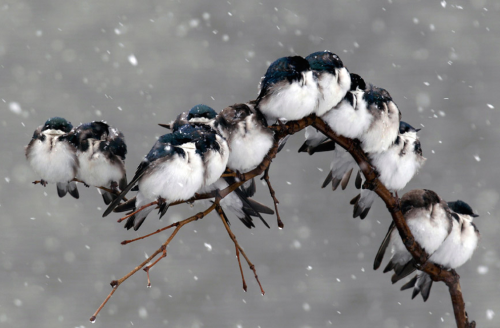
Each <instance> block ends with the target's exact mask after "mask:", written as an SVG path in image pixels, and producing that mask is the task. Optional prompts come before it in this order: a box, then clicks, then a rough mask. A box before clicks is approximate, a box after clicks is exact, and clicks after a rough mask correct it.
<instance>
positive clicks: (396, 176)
mask: <svg viewBox="0 0 500 328" xmlns="http://www.w3.org/2000/svg"><path fill="white" fill-rule="evenodd" d="M417 132H418V130H417V129H415V128H413V127H412V126H411V125H409V124H408V123H406V122H403V121H401V122H400V124H399V135H398V136H397V138H396V140H395V142H394V143H393V144H392V145H391V146H390V147H389V148H388V149H387V150H386V151H383V152H378V153H369V154H368V156H369V158H370V160H371V164H372V165H373V166H374V167H375V169H376V170H377V172H378V174H379V177H378V179H379V180H380V182H382V183H383V184H384V186H385V187H386V188H387V189H389V190H391V191H394V192H396V193H397V191H399V190H401V189H403V188H404V187H405V186H406V184H407V183H408V182H409V181H410V180H411V179H412V178H413V176H414V175H415V174H416V173H417V172H418V170H419V169H420V167H422V165H423V164H424V163H425V160H426V158H425V157H423V156H422V147H421V144H420V141H419V140H418V137H417ZM396 195H397V194H396ZM375 198H376V194H375V192H374V191H372V190H369V189H363V190H361V193H360V194H359V195H358V196H356V197H355V198H354V199H353V200H352V201H351V204H353V205H354V211H353V217H358V216H359V217H360V218H361V219H364V218H365V217H366V215H367V214H368V211H369V210H370V208H371V206H372V204H373V202H374V200H375Z"/></svg>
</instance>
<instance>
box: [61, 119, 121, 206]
mask: <svg viewBox="0 0 500 328" xmlns="http://www.w3.org/2000/svg"><path fill="white" fill-rule="evenodd" d="M68 140H69V141H70V142H71V143H72V144H73V145H74V146H75V147H76V150H77V151H76V155H77V157H78V161H79V163H80V167H79V169H78V173H77V178H78V179H79V180H81V181H83V182H84V183H85V184H86V185H87V186H95V187H105V188H109V189H111V190H114V191H118V188H120V189H123V188H125V187H126V186H127V174H126V171H125V156H126V154H127V145H126V144H125V138H124V136H123V133H121V132H120V131H118V130H117V129H116V128H114V127H112V126H110V125H109V124H107V123H106V122H103V121H93V122H90V123H84V124H80V125H79V126H77V127H76V128H74V129H73V130H72V131H71V132H70V133H69V135H68ZM115 197H116V195H115V194H113V193H110V192H108V191H104V192H102V198H103V200H104V203H105V204H106V205H108V204H109V203H111V201H112V200H113V199H114V198H115Z"/></svg>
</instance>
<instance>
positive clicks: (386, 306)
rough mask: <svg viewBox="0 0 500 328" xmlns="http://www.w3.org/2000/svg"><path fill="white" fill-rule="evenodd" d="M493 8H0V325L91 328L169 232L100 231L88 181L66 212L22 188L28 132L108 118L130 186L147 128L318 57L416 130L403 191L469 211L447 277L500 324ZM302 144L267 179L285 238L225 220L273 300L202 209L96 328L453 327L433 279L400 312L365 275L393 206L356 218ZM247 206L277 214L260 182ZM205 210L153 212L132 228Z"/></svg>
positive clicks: (325, 164) (300, 4)
mask: <svg viewBox="0 0 500 328" xmlns="http://www.w3.org/2000/svg"><path fill="white" fill-rule="evenodd" d="M499 11H500V3H498V2H496V1H491V0H490V1H488V0H471V1H463V0H458V1H447V2H444V1H443V2H440V1H410V0H406V1H403V0H389V1H387V0H385V1H371V0H370V1H369V0H361V1H328V2H326V1H323V2H319V1H318V2H312V1H266V2H265V3H259V2H254V1H236V0H235V1H210V2H208V1H197V2H193V1H102V0H99V1H97V0H96V1H47V0H44V1H40V0H37V1H35V0H32V1H0V65H1V66H0V99H1V100H2V101H1V102H0V106H1V109H0V110H1V118H0V121H1V137H0V147H1V148H0V149H1V159H0V177H1V179H0V180H1V181H0V197H1V198H0V205H1V207H0V209H1V213H2V216H1V229H0V249H1V256H0V271H1V273H0V277H1V278H0V291H1V293H0V325H1V326H2V327H6V326H12V327H14V326H15V327H51V328H53V327H80V326H86V327H88V326H91V325H92V324H91V323H90V322H89V321H88V318H89V317H90V316H91V315H92V313H93V312H94V311H95V309H96V308H97V307H98V306H99V305H100V303H101V302H102V300H103V299H104V298H105V297H106V295H107V294H108V292H109V291H110V287H109V282H110V281H111V280H112V279H115V278H119V277H121V276H123V275H124V274H126V273H127V272H128V271H129V270H130V269H132V268H133V267H134V266H135V265H137V264H138V263H140V262H142V261H143V260H144V259H145V254H151V253H152V252H153V251H154V250H156V249H157V248H158V247H159V245H160V244H161V243H162V242H163V241H164V240H165V239H166V238H167V236H168V234H166V233H163V234H161V235H159V236H155V237H152V238H150V239H149V240H145V241H140V242H137V243H135V244H130V245H126V246H121V245H120V242H121V241H122V240H124V239H129V238H132V237H135V236H138V235H139V234H137V233H135V232H132V231H127V230H125V229H123V227H122V225H120V224H117V223H116V219H118V215H117V214H113V215H111V216H109V217H107V218H102V217H101V214H102V211H103V207H104V206H103V203H102V200H101V197H100V196H99V194H98V193H97V191H96V190H95V188H89V189H87V188H85V187H83V186H81V185H80V186H79V189H80V195H81V198H80V200H75V199H73V198H71V197H69V196H67V197H66V198H63V199H60V198H59V197H58V196H57V194H56V190H55V186H54V185H50V186H48V187H47V188H45V189H44V188H43V187H41V186H39V185H37V186H34V185H32V184H31V183H30V182H31V181H33V180H35V179H37V176H36V175H35V174H34V173H33V171H32V170H31V168H30V167H29V166H28V164H27V162H26V161H25V158H24V151H23V147H24V146H25V145H26V144H27V143H28V142H29V140H30V138H31V135H32V133H33V130H34V129H35V128H36V127H37V126H38V125H40V124H42V123H43V122H44V121H45V120H46V119H47V118H49V117H51V116H56V115H57V116H63V117H65V118H67V119H68V120H70V121H71V122H73V123H74V124H75V125H76V124H78V123H80V122H88V121H91V120H95V119H104V120H106V121H108V122H109V123H110V124H112V125H115V126H116V127H118V128H119V129H120V130H121V131H123V133H124V134H125V136H126V139H127V141H128V149H129V153H128V157H127V169H128V172H129V176H132V174H133V172H134V170H135V168H136V167H137V165H138V163H139V162H140V160H141V158H142V156H144V155H145V154H146V153H147V152H148V151H149V149H150V147H151V146H152V144H153V143H154V141H155V138H156V137H158V136H159V135H161V134H163V133H165V132H166V131H165V130H164V129H162V128H160V127H158V126H157V125H156V123H160V122H168V121H169V120H171V119H172V118H174V117H175V116H176V114H177V113H179V112H181V111H185V110H188V109H189V108H191V107H192V106H193V105H195V104H197V103H206V104H208V105H210V106H213V107H214V108H215V109H217V110H221V109H222V108H224V107H225V106H226V105H229V104H232V103H235V102H241V101H247V100H250V99H253V98H255V97H256V93H257V84H258V82H259V79H260V77H261V76H262V75H263V74H264V73H265V70H266V68H267V66H268V65H269V63H270V62H272V61H273V60H275V59H277V58H278V57H282V56H287V55H291V54H300V55H303V56H306V55H308V54H309V53H311V52H314V51H318V50H324V49H329V50H331V51H333V52H335V53H337V54H338V55H339V56H340V57H341V58H342V60H343V61H344V64H345V65H346V66H347V67H348V69H349V70H350V71H351V72H356V73H359V74H360V75H362V76H363V77H364V78H365V79H366V80H367V81H369V82H372V83H374V84H376V85H378V86H380V87H384V88H386V89H387V90H389V92H390V93H391V95H392V96H393V98H394V99H395V101H396V103H397V104H398V105H399V107H400V109H401V112H402V114H403V116H402V117H403V120H405V121H407V122H409V123H411V124H412V125H414V126H423V129H422V131H421V132H420V139H421V141H422V147H423V151H424V155H425V156H426V157H427V158H428V161H427V163H426V164H425V166H424V167H423V169H422V170H421V172H420V173H419V174H418V175H417V176H416V177H415V178H414V179H413V181H411V182H410V183H409V185H408V186H407V188H406V190H410V189H412V188H424V187H425V188H428V189H432V190H435V191H436V192H438V193H439V194H440V195H441V196H442V197H443V198H445V199H447V200H456V199H462V200H465V201H467V202H469V203H470V204H471V205H472V207H473V208H474V209H476V210H477V211H478V212H479V213H480V214H481V217H480V218H478V219H477V221H476V222H477V226H478V228H479V229H480V231H481V235H482V238H481V241H480V246H479V247H478V249H477V251H476V253H475V254H474V257H473V258H472V260H471V261H470V262H468V263H467V264H466V265H464V266H463V267H462V268H460V269H459V270H458V272H459V274H460V275H461V277H462V280H461V282H462V289H463V293H464V296H465V301H466V303H467V311H468V313H469V314H470V316H471V317H472V318H473V319H475V320H477V322H478V324H479V327H498V326H499V317H500V292H499V289H500V282H499V281H498V279H497V277H498V276H499V273H500V272H499V269H500V261H499V255H500V254H499V252H500V243H498V239H497V234H498V233H499V224H498V216H497V214H496V210H497V204H498V200H499V189H498V183H499V182H500V174H499V169H498V159H499V155H498V152H499V147H498V139H499V134H500V130H499V129H498V124H499V123H500V122H499V121H500V115H499V114H498V110H500V102H499V101H498V87H499V83H498V80H497V79H498V76H499V74H500V69H499V65H498V53H500V42H499V41H500V40H499V37H498V36H499V33H500V26H499ZM132 55H133V56H134V57H135V59H136V62H135V61H134V60H130V58H132V57H130V56H132ZM134 64H136V65H134ZM302 141H303V134H302V133H299V134H298V135H296V136H294V137H292V138H291V139H290V141H289V142H288V144H287V149H286V151H283V152H282V153H280V154H279V156H278V158H277V159H276V160H275V162H274V164H273V166H272V169H271V178H272V181H273V182H274V186H275V188H276V190H277V195H278V198H279V199H280V201H281V203H280V211H281V214H282V218H283V220H284V222H285V229H284V230H282V231H280V230H279V229H277V227H276V224H275V220H274V218H273V217H268V221H269V222H270V223H271V224H272V228H271V229H270V230H268V229H266V228H265V227H264V226H263V225H262V224H261V223H260V222H256V223H257V229H254V230H252V231H249V230H248V229H246V228H245V227H244V226H243V225H241V224H240V223H239V222H237V221H238V220H237V219H236V218H234V217H231V221H232V223H233V225H232V227H233V229H234V232H235V233H236V235H237V237H238V239H239V241H240V242H241V244H242V245H243V246H244V248H245V250H246V251H247V253H248V255H249V256H250V259H251V260H252V261H253V262H254V263H255V264H256V266H257V270H258V273H259V276H260V278H261V282H262V284H263V286H264V289H265V291H266V295H265V296H261V295H260V292H259V289H258V286H257V285H256V283H255V282H254V280H253V276H252V274H251V272H250V271H249V270H248V269H247V267H246V266H245V268H244V269H245V274H246V278H247V282H248V285H249V290H248V293H244V292H243V291H242V289H241V279H240V274H239V270H238V266H237V262H236V259H235V256H234V247H233V244H232V242H231V240H230V239H229V237H228V236H227V234H226V232H225V230H224V228H223V226H222V224H221V222H220V220H219V219H218V217H216V216H215V215H213V214H211V215H210V216H209V217H207V218H205V219H203V220H202V221H199V222H196V223H193V224H190V225H189V226H186V227H185V228H183V229H182V230H181V232H180V233H179V234H178V236H177V237H176V239H175V240H174V241H173V242H172V244H171V245H170V247H169V248H168V250H169V255H168V257H167V258H166V259H164V260H162V261H161V262H160V263H159V264H158V265H157V267H155V268H154V269H153V270H152V280H153V287H152V288H151V289H147V288H146V275H145V274H144V273H143V272H142V271H141V272H139V273H138V274H136V275H135V276H133V277H132V278H130V279H129V280H128V281H127V282H126V283H125V284H124V285H122V286H121V287H120V288H119V290H118V291H117V292H116V293H115V296H114V297H113V298H112V299H111V301H110V302H109V303H108V305H107V306H106V307H105V308H104V310H103V312H102V313H101V314H100V316H99V317H98V319H97V322H96V323H95V324H94V325H93V327H131V326H132V325H133V326H135V327H137V326H139V327H143V326H144V327H147V326H151V327H162V326H165V327H329V326H336V327H391V328H392V327H453V326H454V325H455V323H454V318H453V313H452V307H451V303H450V298H449V295H448V293H447V289H446V288H445V286H444V284H442V283H437V284H435V285H434V287H433V291H432V293H431V296H430V299H429V300H428V301H427V302H426V303H424V302H422V300H421V298H420V297H419V298H417V299H415V300H413V301H412V300H411V298H410V295H411V292H409V291H406V292H400V291H399V287H400V284H398V285H397V286H393V285H391V283H390V276H389V274H385V275H384V274H382V272H380V271H377V272H374V271H373V270H372V261H373V258H374V256H375V253H376V251H377V249H378V246H379V243H380V242H381V240H382V238H383V236H384V234H385V232H386V229H387V226H388V225H389V222H390V217H389V215H388V213H387V210H386V209H385V207H384V205H383V203H382V202H381V201H380V200H377V202H376V203H375V206H374V208H373V209H372V211H371V212H370V215H369V216H368V218H367V219H365V220H364V221H360V220H354V219H352V218H351V211H352V207H351V206H350V205H349V200H350V199H351V198H352V197H354V196H355V195H356V192H357V191H356V190H355V189H354V187H353V186H349V187H348V190H347V191H345V192H341V191H336V192H332V191H331V190H330V189H325V190H322V189H321V188H320V185H321V183H322V181H323V179H324V177H325V176H326V174H327V170H328V168H329V164H330V156H331V155H328V154H326V155H325V154H319V155H317V156H313V157H310V156H308V155H305V154H297V149H298V147H299V146H300V144H301V143H302ZM402 193H403V192H402ZM402 193H401V194H402ZM257 198H258V199H259V200H261V201H263V202H265V203H266V204H268V205H269V206H271V205H272V203H271V201H270V198H269V197H268V192H267V188H265V187H259V191H258V196H257ZM201 209H203V207H202V206H200V205H197V206H195V207H194V208H189V206H183V207H180V206H179V207H175V208H171V209H170V210H169V212H168V215H166V216H165V218H164V219H163V220H162V221H160V222H159V221H158V219H157V216H155V215H150V217H149V218H148V219H147V221H146V223H145V224H144V225H143V227H142V228H141V230H140V233H141V235H142V234H144V233H147V232H151V231H154V230H156V229H157V228H160V227H163V226H165V225H166V224H168V223H170V222H173V221H174V220H179V219H181V218H183V217H188V216H190V215H192V214H194V213H196V212H197V211H198V210H201ZM205 243H207V244H210V245H211V247H212V250H211V251H209V250H208V248H207V247H206V246H205V245H204V244H205ZM309 266H310V268H309V269H308V267H309ZM493 313H496V315H493Z"/></svg>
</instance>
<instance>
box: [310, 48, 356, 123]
mask: <svg viewBox="0 0 500 328" xmlns="http://www.w3.org/2000/svg"><path fill="white" fill-rule="evenodd" d="M305 60H307V61H308V63H309V66H310V67H311V70H312V71H313V76H314V78H315V80H316V83H317V84H318V89H319V95H318V103H317V108H316V109H315V111H314V113H315V114H316V115H317V116H322V115H323V114H325V113H326V112H328V111H329V110H330V109H332V108H333V107H335V106H336V105H337V104H338V103H339V102H340V101H341V100H342V98H344V96H345V94H346V93H347V91H349V89H350V88H351V74H349V71H348V70H347V68H345V67H344V64H343V63H342V60H340V58H339V57H338V56H337V55H336V54H334V53H332V52H330V51H328V50H325V51H318V52H314V53H312V54H310V55H309V56H307V57H306V58H305Z"/></svg>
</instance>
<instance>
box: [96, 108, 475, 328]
mask: <svg viewBox="0 0 500 328" xmlns="http://www.w3.org/2000/svg"><path fill="white" fill-rule="evenodd" d="M309 125H311V126H313V127H315V128H316V129H317V130H319V131H320V132H322V133H323V134H324V135H325V136H327V137H329V138H330V139H331V140H333V141H334V142H335V143H337V144H338V145H340V146H341V147H342V148H344V149H346V150H347V151H348V152H349V153H350V154H351V155H352V157H353V158H354V160H355V161H356V163H357V164H358V165H359V167H360V169H361V171H362V172H363V175H364V176H365V179H366V182H365V185H364V188H369V189H371V190H373V191H374V192H376V193H377V195H378V196H379V197H380V198H381V199H382V200H383V201H384V203H385V204H386V206H387V209H388V210H389V212H390V213H391V216H392V219H393V221H394V223H395V225H396V227H397V229H398V231H399V234H400V236H401V239H402V240H403V243H404V245H405V246H406V248H407V249H408V251H409V252H410V254H411V255H412V256H413V258H414V259H415V261H416V263H417V268H418V269H419V270H421V271H424V272H426V273H427V274H429V275H430V277H431V278H432V279H433V280H434V281H443V282H444V283H445V284H446V285H447V286H448V289H449V292H450V296H451V301H452V305H453V311H454V313H455V320H456V323H457V328H475V326H476V324H475V322H474V321H472V322H471V323H469V321H468V317H467V313H466V312H465V303H464V301H463V296H462V291H461V288H460V277H459V276H458V274H457V273H456V272H455V270H450V271H447V270H442V269H441V268H439V267H438V266H436V265H435V264H434V263H432V262H429V261H427V260H428V258H429V255H428V254H427V253H426V252H425V251H424V250H423V249H422V247H421V246H420V245H419V244H418V243H417V242H416V241H415V238H414V237H413V235H412V233H411V231H410V229H409V228H408V225H407V224H406V221H405V219H404V216H403V214H402V212H401V209H400V207H399V199H398V198H397V197H394V196H393V195H392V194H391V192H389V190H388V189H387V188H386V187H385V186H384V185H383V184H382V183H381V182H380V181H379V180H378V178H377V173H376V171H375V169H374V168H373V167H372V165H371V164H370V161H369V159H368V157H367V156H366V154H365V153H364V152H363V150H362V149H361V147H360V145H359V141H358V140H352V139H349V138H345V137H342V136H339V135H336V134H335V133H334V132H333V131H332V130H331V129H330V127H329V126H328V125H327V124H325V123H324V122H323V121H322V120H321V119H320V118H318V117H316V116H315V115H314V114H313V115H310V116H307V117H305V118H303V119H301V120H298V121H290V122H287V123H286V124H279V125H275V126H272V127H271V129H272V130H273V131H274V132H275V142H274V144H273V147H272V148H271V149H270V150H269V152H268V154H267V155H266V157H265V158H264V160H263V161H262V162H261V163H260V164H259V165H258V166H257V167H256V168H255V169H254V170H252V171H250V172H247V173H243V174H241V173H237V172H233V173H231V172H230V173H226V175H228V176H235V175H236V174H237V176H238V178H239V180H240V181H239V182H237V183H234V184H232V185H230V186H228V187H227V188H225V189H224V190H222V191H219V192H218V195H217V197H216V200H215V202H214V204H212V206H210V207H209V208H208V209H207V210H206V211H204V212H200V213H198V214H196V215H195V216H192V217H190V218H188V219H185V220H183V221H180V222H176V223H174V224H172V225H169V226H167V227H165V228H162V229H158V230H157V231H155V232H153V233H150V234H148V235H145V236H143V237H139V238H136V239H132V240H127V241H124V242H122V244H127V243H130V242H132V241H135V240H139V239H144V238H147V237H149V236H151V235H154V234H156V233H159V232H161V231H164V230H166V229H169V228H172V227H176V228H175V230H174V231H173V232H172V234H171V235H170V237H169V238H168V240H167V241H166V242H165V243H164V244H163V245H162V246H161V247H160V248H159V249H158V250H156V252H155V253H153V254H152V255H151V256H150V257H149V258H148V259H147V260H146V261H144V262H143V263H141V264H140V265H139V266H137V267H136V268H134V269H133V270H132V271H130V272H129V273H128V274H127V275H125V276H124V277H122V278H121V279H120V280H115V281H112V282H111V286H112V287H113V289H112V291H111V292H110V293H109V295H108V297H107V298H106V299H105V300H104V302H103V303H102V304H101V306H100V307H99V309H98V310H97V311H96V313H95V314H94V315H93V316H92V318H91V321H94V320H95V318H96V316H97V314H98V313H99V311H100V310H101V309H102V307H103V306H104V304H106V302H107V301H108V300H109V298H110V297H111V296H112V295H113V293H114V292H115V290H116V289H117V288H118V286H119V285H120V284H122V283H123V282H124V281H125V280H126V279H128V278H129V277H130V276H132V275H133V274H134V273H135V272H137V271H138V270H140V269H141V268H143V267H144V266H146V265H147V264H148V263H149V262H150V261H151V260H153V259H154V258H155V257H156V256H157V255H158V254H160V253H162V254H163V256H162V257H161V258H163V257H164V256H166V246H167V245H168V244H169V243H170V242H171V240H172V239H173V238H174V237H175V235H176V234H177V232H178V231H179V229H180V228H181V227H182V226H184V225H186V224H187V223H189V222H192V221H195V220H198V219H200V218H202V217H204V216H205V215H207V214H208V213H210V212H211V211H212V210H213V209H217V207H218V203H219V201H220V199H222V198H224V197H226V196H227V195H228V194H229V193H231V192H233V191H234V190H236V189H237V188H239V187H240V186H241V185H243V184H244V183H245V182H246V181H248V180H250V179H252V178H254V177H256V176H258V175H261V174H262V173H264V172H266V170H268V168H269V165H270V164H271V162H272V160H273V159H274V158H275V157H276V154H277V152H278V145H279V141H280V140H281V139H282V138H284V137H285V136H287V135H292V134H295V133H297V132H299V131H301V130H302V129H304V128H306V127H307V126H309ZM269 189H270V191H271V194H273V192H272V187H271V186H270V185H269ZM212 197H215V195H214V194H204V195H196V196H195V197H193V198H192V199H190V200H188V201H181V202H176V203H175V204H180V203H184V202H192V201H196V200H199V199H207V198H212ZM273 200H275V205H276V203H277V202H276V199H275V197H273ZM155 204H157V202H153V203H151V205H155ZM171 205H174V203H172V204H171ZM276 213H278V211H277V208H276ZM219 214H220V213H219ZM223 221H224V220H223ZM226 229H227V227H226ZM228 233H229V235H230V237H231V239H232V240H233V242H234V243H235V247H236V251H237V253H236V254H237V256H238V261H239V253H240V252H241V254H242V255H243V256H244V257H245V259H246V260H247V263H248V264H249V266H250V269H251V270H253V272H254V275H255V278H256V279H257V281H258V277H257V274H256V271H255V266H254V265H253V264H252V263H251V262H250V261H249V260H248V258H247V257H246V255H245V253H244V252H243V250H242V248H241V247H239V244H238V243H237V241H236V237H234V235H233V234H232V232H231V231H230V230H228ZM233 237H234V238H233ZM164 251H165V253H163V252H164ZM161 258H160V259H161ZM160 259H158V260H157V261H156V262H154V263H153V264H152V265H154V264H156V263H157V262H158V261H159V260H160ZM152 265H151V266H152ZM239 265H240V271H241V273H242V280H243V286H244V287H243V288H244V289H245V287H246V283H245V281H244V278H243V272H242V270H241V263H240V262H239ZM258 282H259V281H258ZM259 286H260V282H259ZM261 291H262V293H264V291H263V290H262V287H261Z"/></svg>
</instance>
